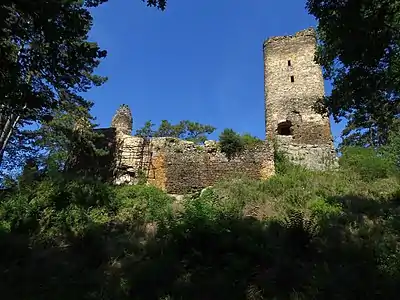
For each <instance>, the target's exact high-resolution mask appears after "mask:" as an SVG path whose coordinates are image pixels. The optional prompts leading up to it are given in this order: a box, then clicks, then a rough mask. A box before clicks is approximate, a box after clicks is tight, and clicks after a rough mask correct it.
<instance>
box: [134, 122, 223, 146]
mask: <svg viewBox="0 0 400 300" xmlns="http://www.w3.org/2000/svg"><path fill="white" fill-rule="evenodd" d="M153 126H154V124H153V123H152V122H151V121H147V122H146V123H145V125H144V126H143V127H142V128H139V129H138V130H137V131H136V135H138V136H142V137H174V138H178V139H182V140H186V141H192V142H194V143H196V144H201V143H204V142H205V141H206V140H207V136H208V135H209V134H211V133H213V132H214V131H215V127H213V126H211V125H203V124H200V123H198V122H192V121H188V120H183V121H180V122H179V123H178V124H175V125H173V124H171V123H170V122H169V121H167V120H162V121H161V123H160V126H159V127H158V129H153Z"/></svg>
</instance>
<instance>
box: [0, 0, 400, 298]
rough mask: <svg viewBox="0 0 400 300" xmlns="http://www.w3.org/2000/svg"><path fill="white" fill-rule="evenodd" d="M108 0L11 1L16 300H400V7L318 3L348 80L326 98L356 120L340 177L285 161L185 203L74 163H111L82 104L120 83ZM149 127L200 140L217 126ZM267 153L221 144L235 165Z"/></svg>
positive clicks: (8, 34)
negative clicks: (94, 13) (104, 30)
mask: <svg viewBox="0 0 400 300" xmlns="http://www.w3.org/2000/svg"><path fill="white" fill-rule="evenodd" d="M45 2H46V3H45ZM104 2H106V0H86V1H75V0H71V1H61V0H50V1H22V0H6V1H3V2H2V4H1V5H0V99H1V103H0V105H1V106H0V151H1V152H0V163H1V165H0V166H1V171H2V174H3V175H4V176H3V178H2V182H1V187H2V189H1V190H0V291H1V296H2V298H4V299H40V300H42V299H44V300H45V299H132V298H133V299H397V298H398V294H399V292H400V287H399V284H398V283H399V282H400V234H399V233H400V184H399V180H400V170H399V168H400V136H399V134H398V112H399V110H398V107H399V106H398V104H399V102H398V101H399V86H400V85H399V82H398V80H399V78H400V77H399V76H398V75H399V74H398V73H399V67H398V66H399V63H398V62H399V57H400V56H399V32H400V30H399V24H400V23H399V20H400V18H399V16H400V13H399V9H400V5H399V4H400V1H398V0H390V1H389V0H368V1H367V0H360V1H337V0H328V1H327V0H308V1H306V5H307V9H308V10H309V12H310V13H311V14H312V15H314V16H315V17H316V18H317V20H318V22H319V26H318V34H319V41H320V47H319V49H318V52H317V61H318V62H319V63H321V64H322V66H323V67H324V71H325V76H326V78H327V79H331V80H332V82H333V91H332V94H331V95H329V96H327V97H326V98H325V99H323V100H324V104H326V106H327V108H328V111H329V113H330V114H331V115H333V116H334V117H336V118H345V119H347V120H348V121H349V122H348V126H347V128H346V129H345V131H344V133H343V137H344V140H343V144H342V145H341V147H340V153H341V157H340V168H339V169H338V170H336V171H324V172H322V171H320V172H316V171H309V170H305V169H303V168H301V167H299V166H295V165H292V164H291V163H290V162H288V161H287V160H286V159H285V157H284V156H283V155H282V154H281V153H276V155H275V159H276V175H275V176H273V177H272V178H270V179H269V180H267V181H254V180H249V179H247V178H235V179H230V180H229V181H222V182H219V183H218V184H216V185H215V186H214V187H210V188H207V189H205V190H203V191H202V192H196V193H193V194H190V195H187V196H186V197H185V198H184V199H183V200H177V199H175V198H172V197H170V196H169V195H167V194H165V193H164V192H162V191H160V190H158V189H156V188H154V187H151V186H148V185H146V183H145V181H143V180H141V181H140V184H138V185H136V186H118V187H117V186H112V185H109V184H107V183H105V182H103V181H101V180H100V179H99V177H98V176H97V174H96V170H95V169H90V170H89V169H88V170H86V171H85V172H81V173H77V172H75V171H74V169H73V165H74V163H76V155H79V153H84V154H85V156H86V157H92V158H93V159H95V158H96V157H98V156H101V155H104V154H105V153H104V151H105V150H104V149H102V148H99V147H96V146H95V145H96V143H95V141H96V139H98V138H99V136H98V134H97V133H96V134H95V133H94V132H93V130H92V129H93V127H95V124H94V123H93V118H92V116H91V115H90V113H89V110H90V107H91V105H92V103H91V102H90V101H88V100H87V99H85V98H83V96H82V95H84V93H82V92H85V91H87V90H88V89H90V88H91V87H92V86H95V85H100V84H103V83H104V82H105V78H103V77H99V76H97V75H95V74H94V70H95V69H96V67H97V66H98V64H99V62H100V60H101V59H103V58H104V57H105V54H106V53H105V51H104V50H101V49H100V48H99V47H98V46H97V45H96V44H95V43H93V42H89V41H88V40H87V33H88V32H89V30H90V27H91V25H92V17H91V15H90V9H91V8H92V7H95V6H97V5H100V4H102V3H104ZM144 2H146V3H147V4H148V5H150V6H156V7H158V8H160V9H162V10H163V9H164V8H165V4H166V2H165V1H162V0H159V1H157V0H154V1H153V0H147V1H144ZM55 29H57V30H55ZM355 37H357V38H355ZM26 124H37V125H39V126H38V129H32V130H26V128H25V127H24V125H26ZM142 129H143V130H139V131H138V133H137V134H138V135H142V136H171V135H172V136H174V137H177V138H183V139H187V140H192V141H194V142H195V143H202V142H203V141H204V139H205V137H206V136H207V134H209V133H211V132H213V131H214V128H213V127H212V126H209V125H202V124H199V123H195V122H189V121H183V122H181V123H178V124H176V125H172V124H170V123H169V122H168V121H163V122H162V123H161V125H160V127H159V129H157V130H154V129H153V125H152V123H151V122H148V123H146V125H145V127H144V128H142ZM259 143H260V141H259V140H258V139H257V138H254V137H252V136H251V135H249V134H245V135H239V134H237V133H235V132H234V131H233V130H229V129H227V130H224V131H223V132H222V134H221V135H220V144H221V149H222V150H223V151H224V152H225V153H226V155H227V156H229V157H234V156H235V155H237V154H238V153H240V151H242V150H243V149H245V148H246V147H253V146H257V145H258V144H259Z"/></svg>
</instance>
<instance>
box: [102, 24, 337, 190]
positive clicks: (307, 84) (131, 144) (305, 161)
mask: <svg viewBox="0 0 400 300" xmlns="http://www.w3.org/2000/svg"><path fill="white" fill-rule="evenodd" d="M263 48H264V70H265V109H266V112H265V116H266V142H265V143H264V144H263V145H260V146H258V147H255V148H252V149H246V150H244V151H243V152H242V153H240V155H238V156H236V157H235V158H233V159H228V158H227V157H226V156H225V154H224V153H222V152H221V151H220V149H219V146H218V143H217V142H215V141H206V142H205V143H204V145H196V144H194V143H193V142H188V141H183V140H178V139H176V138H168V137H165V138H144V137H138V136H132V135H131V132H132V114H131V111H130V109H129V107H127V106H125V105H124V106H121V107H120V109H119V110H118V111H117V113H116V115H115V116H114V118H113V120H112V126H111V128H106V129H99V131H101V132H102V133H104V135H105V139H104V140H103V141H102V143H103V144H107V143H108V145H109V146H110V145H111V146H110V147H109V148H110V149H111V148H112V151H110V157H111V159H110V158H109V159H108V160H107V161H108V162H110V161H112V166H104V167H105V168H106V169H107V170H109V175H108V176H109V177H110V178H112V180H113V183H115V184H124V183H125V184H135V183H137V182H138V181H140V180H143V179H144V180H145V181H146V182H148V183H149V184H151V185H154V186H156V187H159V188H161V189H163V190H165V191H166V192H168V193H172V194H184V193H187V192H190V191H193V190H199V189H202V188H204V187H207V186H210V185H213V184H215V182H216V181H218V180H221V179H223V178H225V177H228V176H234V175H239V174H240V175H244V176H247V177H250V178H254V179H267V178H269V177H271V176H273V175H274V174H275V167H274V149H273V146H274V145H273V143H275V145H276V147H277V149H278V150H280V151H282V152H283V153H285V155H287V157H288V158H289V159H290V160H292V161H293V162H294V163H297V164H301V165H303V166H305V167H307V168H310V169H316V170H323V169H326V168H329V167H331V166H333V165H335V162H336V154H335V150H334V145H333V140H332V136H331V129H330V122H329V118H328V116H325V115H323V114H320V113H317V112H316V111H314V109H313V106H314V104H315V103H316V101H317V100H319V99H320V98H321V97H322V96H324V85H323V77H322V70H321V68H320V66H318V65H317V64H316V63H315V62H314V53H315V49H316V35H315V31H314V30H313V29H306V30H303V31H300V32H298V33H296V34H295V35H293V36H280V37H272V38H269V39H267V40H266V41H265V42H264V47H263Z"/></svg>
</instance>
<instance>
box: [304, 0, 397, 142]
mask: <svg viewBox="0 0 400 300" xmlns="http://www.w3.org/2000/svg"><path fill="white" fill-rule="evenodd" d="M306 7H307V9H308V11H309V13H310V14H312V15H313V16H314V17H315V18H316V19H317V21H318V37H319V42H320V43H319V47H318V50H317V55H316V61H317V62H318V63H319V64H321V65H322V66H323V68H324V76H325V78H326V79H329V80H332V83H333V90H332V93H331V95H330V96H327V97H326V98H325V99H324V100H325V103H326V104H327V107H328V108H329V110H330V112H331V113H332V115H333V116H334V117H335V119H336V120H337V121H338V120H340V119H341V118H343V117H344V118H346V119H347V121H348V125H347V127H346V129H345V130H344V132H343V137H344V141H343V143H344V144H352V145H370V146H379V145H382V144H385V143H386V142H387V141H388V137H389V132H390V130H392V127H393V124H394V123H395V121H396V119H398V117H399V112H400V110H399V108H400V106H399V98H400V52H399V47H400V1H399V0H354V1H342V0H308V1H307V4H306Z"/></svg>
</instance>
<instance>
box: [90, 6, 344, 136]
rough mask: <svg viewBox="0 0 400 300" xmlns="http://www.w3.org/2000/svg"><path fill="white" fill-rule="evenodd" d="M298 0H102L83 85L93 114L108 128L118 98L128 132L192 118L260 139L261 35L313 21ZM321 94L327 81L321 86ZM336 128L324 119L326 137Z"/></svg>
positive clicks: (337, 132) (289, 30)
mask: <svg viewBox="0 0 400 300" xmlns="http://www.w3.org/2000/svg"><path fill="white" fill-rule="evenodd" d="M304 2H305V1H299V0H281V1H272V0H270V1H268V0H251V1H249V0H235V1H230V0H201V1H187V0H170V1H169V3H168V7H167V9H166V10H165V11H164V12H162V11H159V10H156V9H154V8H149V7H147V6H146V5H145V4H144V3H143V2H141V0H109V2H108V3H106V4H104V5H102V6H101V7H99V8H96V9H94V10H93V14H94V27H93V29H92V32H91V36H90V38H91V40H94V41H96V42H98V43H99V44H100V46H101V47H102V48H103V49H106V50H107V51H108V56H107V58H106V59H105V60H104V61H103V62H102V64H101V66H100V67H99V69H98V73H99V74H100V75H104V76H108V77H109V81H108V82H107V83H106V84H105V85H104V86H102V87H99V88H94V89H93V90H91V91H90V92H89V93H88V95H87V97H88V98H89V99H90V100H92V101H94V102H95V106H94V108H93V111H92V113H93V115H94V116H95V117H97V123H99V125H100V126H101V127H108V126H109V125H110V122H111V118H112V116H113V114H114V112H115V111H116V109H117V108H118V107H119V105H120V104H123V103H125V104H128V105H129V106H130V107H131V110H132V114H133V118H134V130H135V129H137V128H138V127H141V126H143V124H144V123H145V122H146V121H147V120H152V122H153V123H156V124H158V123H159V122H160V121H161V120H162V119H166V120H169V121H170V122H172V123H176V122H179V121H180V120H191V121H197V122H200V123H204V124H210V125H213V126H215V127H217V130H216V133H214V134H213V135H212V136H211V138H212V139H216V138H217V136H218V134H219V133H220V132H221V131H222V130H223V129H224V128H232V129H234V130H235V131H237V132H240V133H244V132H249V133H251V134H253V135H255V136H258V137H260V138H264V135H265V134H264V132H265V124H264V99H263V94H264V84H263V80H264V78H263V53H262V44H263V41H264V40H265V39H266V38H268V37H269V36H275V35H286V34H293V33H295V32H296V31H299V30H302V29H304V28H307V27H309V26H315V25H316V22H315V20H314V19H313V17H312V16H310V15H308V14H307V12H306V10H305V9H304ZM326 92H327V93H329V92H330V85H329V84H328V83H327V84H326ZM341 130H342V126H340V125H338V124H335V123H334V122H332V132H333V135H334V137H338V136H339V135H340V131H341Z"/></svg>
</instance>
